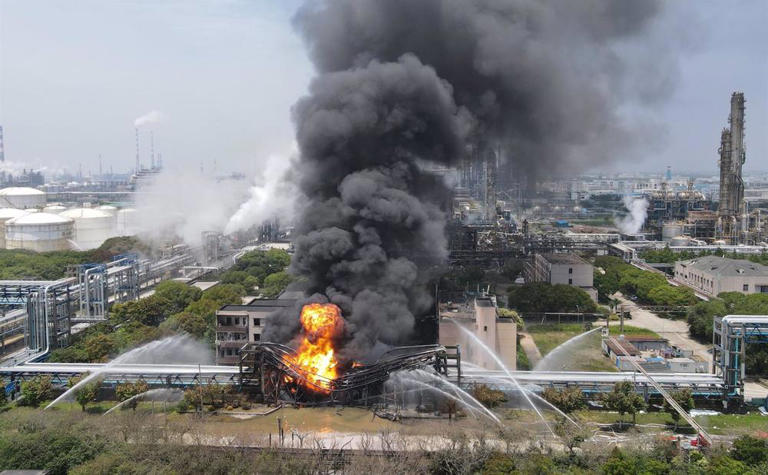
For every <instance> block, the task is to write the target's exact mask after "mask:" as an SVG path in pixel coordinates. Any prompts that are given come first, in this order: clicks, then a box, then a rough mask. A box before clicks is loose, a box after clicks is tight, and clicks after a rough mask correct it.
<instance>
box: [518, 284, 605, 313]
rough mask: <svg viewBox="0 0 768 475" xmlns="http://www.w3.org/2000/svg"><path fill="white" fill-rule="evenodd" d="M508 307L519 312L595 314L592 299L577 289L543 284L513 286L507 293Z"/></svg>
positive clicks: (570, 286)
mask: <svg viewBox="0 0 768 475" xmlns="http://www.w3.org/2000/svg"><path fill="white" fill-rule="evenodd" d="M509 306H510V307H514V308H515V309H517V310H518V311H519V312H524V313H528V312H535V313H538V312H577V311H580V312H596V311H597V305H595V302H594V301H593V300H592V298H591V297H590V296H589V294H587V293H586V292H584V291H583V290H581V289H580V288H578V287H574V286H572V285H564V284H555V285H550V284H547V283H545V282H533V283H529V284H523V285H519V286H514V287H512V288H511V289H510V291H509Z"/></svg>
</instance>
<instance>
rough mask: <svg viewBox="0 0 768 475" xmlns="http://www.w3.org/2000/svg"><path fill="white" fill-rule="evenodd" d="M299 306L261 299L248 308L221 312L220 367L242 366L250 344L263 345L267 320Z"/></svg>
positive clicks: (218, 323)
mask: <svg viewBox="0 0 768 475" xmlns="http://www.w3.org/2000/svg"><path fill="white" fill-rule="evenodd" d="M295 303H296V301H295V300H293V299H257V300H252V301H251V302H250V303H248V304H247V305H225V306H223V307H221V308H220V309H219V310H217V311H216V364H219V365H236V364H238V363H239V362H240V348H242V347H243V345H245V344H246V343H254V342H257V341H261V332H262V329H263V328H264V324H265V323H266V320H267V319H268V318H269V317H270V316H271V315H272V314H273V313H274V312H276V311H278V310H280V309H283V308H287V307H293V306H294V304H295ZM296 318H298V313H297V314H296Z"/></svg>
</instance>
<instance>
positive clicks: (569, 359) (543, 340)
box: [526, 323, 640, 371]
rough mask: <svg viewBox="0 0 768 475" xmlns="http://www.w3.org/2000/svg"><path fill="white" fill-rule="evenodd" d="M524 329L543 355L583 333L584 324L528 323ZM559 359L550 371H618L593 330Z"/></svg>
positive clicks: (597, 334) (597, 333) (598, 333)
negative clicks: (602, 348)
mask: <svg viewBox="0 0 768 475" xmlns="http://www.w3.org/2000/svg"><path fill="white" fill-rule="evenodd" d="M625 328H629V327H625ZM526 330H527V331H528V333H530V335H531V337H532V338H533V341H534V342H535V343H536V346H537V347H538V348H539V351H540V352H541V354H542V356H545V355H546V354H547V353H549V352H551V351H552V350H553V349H555V348H557V347H558V346H559V345H561V344H562V343H564V342H566V341H568V340H569V339H571V338H573V337H575V336H577V335H580V334H582V333H584V325H582V324H580V323H564V324H559V325H558V324H545V325H530V326H529V327H527V328H526ZM636 330H640V329H636ZM560 359H561V360H562V361H559V362H557V363H556V366H557V368H551V367H550V368H548V369H550V370H552V371H555V370H557V371H618V369H617V368H616V365H614V364H613V363H612V362H611V361H610V360H609V359H608V358H606V357H605V356H603V353H602V351H601V349H600V332H594V333H593V334H591V335H589V336H587V337H585V338H584V339H582V340H579V344H577V345H575V346H574V347H573V348H572V349H571V350H570V351H569V353H568V355H564V357H563V358H560ZM551 363H554V362H551Z"/></svg>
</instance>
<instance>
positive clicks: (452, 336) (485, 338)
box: [439, 297, 517, 370]
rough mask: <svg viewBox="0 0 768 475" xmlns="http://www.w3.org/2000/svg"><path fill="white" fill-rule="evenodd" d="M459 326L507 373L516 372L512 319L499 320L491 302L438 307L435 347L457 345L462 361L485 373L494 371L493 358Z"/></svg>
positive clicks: (480, 300) (515, 335)
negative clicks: (436, 341) (438, 318)
mask: <svg viewBox="0 0 768 475" xmlns="http://www.w3.org/2000/svg"><path fill="white" fill-rule="evenodd" d="M459 326H461V327H463V328H465V329H467V330H468V331H469V332H471V333H472V334H474V335H475V336H476V337H477V338H478V339H479V340H480V341H482V342H483V344H485V345H486V346H487V347H488V348H490V349H491V350H493V351H494V353H496V354H497V355H498V356H499V358H501V360H502V362H504V365H505V366H506V367H507V369H509V370H514V369H516V368H517V323H516V322H515V320H514V319H511V318H503V317H499V316H498V315H497V312H496V305H495V303H494V301H493V300H491V299H490V298H488V297H477V298H475V299H474V300H473V301H472V302H471V303H469V304H464V305H461V306H457V305H441V309H440V323H439V343H440V344H441V345H449V346H452V345H459V347H460V349H461V359H462V361H468V362H470V363H473V364H476V365H478V366H482V367H483V368H487V369H498V365H497V364H496V362H495V361H494V359H493V357H491V356H490V355H489V354H488V353H487V352H486V351H484V350H483V349H482V348H480V345H479V344H478V343H477V342H476V341H474V339H473V338H472V337H470V336H469V335H467V334H466V333H465V332H464V331H462V330H461V328H459Z"/></svg>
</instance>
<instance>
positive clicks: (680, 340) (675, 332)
mask: <svg viewBox="0 0 768 475" xmlns="http://www.w3.org/2000/svg"><path fill="white" fill-rule="evenodd" d="M615 297H616V298H618V299H619V300H620V301H621V304H622V305H623V306H624V308H626V309H627V310H629V311H630V312H631V313H632V320H630V321H626V322H624V323H625V324H626V325H631V326H633V327H640V328H647V329H649V330H653V331H655V332H656V333H658V334H659V336H661V337H662V338H666V339H667V340H669V342H670V343H671V344H673V345H675V346H677V347H679V348H683V349H686V350H693V354H694V355H696V356H698V357H700V358H701V359H702V360H703V361H707V362H708V363H709V366H710V370H711V369H712V368H711V366H712V355H711V354H710V353H708V352H707V349H708V348H709V346H708V345H703V344H701V343H699V342H698V341H696V340H694V339H693V338H691V336H690V335H689V334H688V322H686V321H685V320H670V319H668V318H661V317H659V316H658V315H656V314H655V313H652V312H649V311H648V310H645V309H643V308H641V307H639V306H638V305H637V304H636V303H635V302H633V301H631V300H629V299H626V298H624V297H623V296H621V295H620V294H618V293H617V294H616V295H615Z"/></svg>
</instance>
